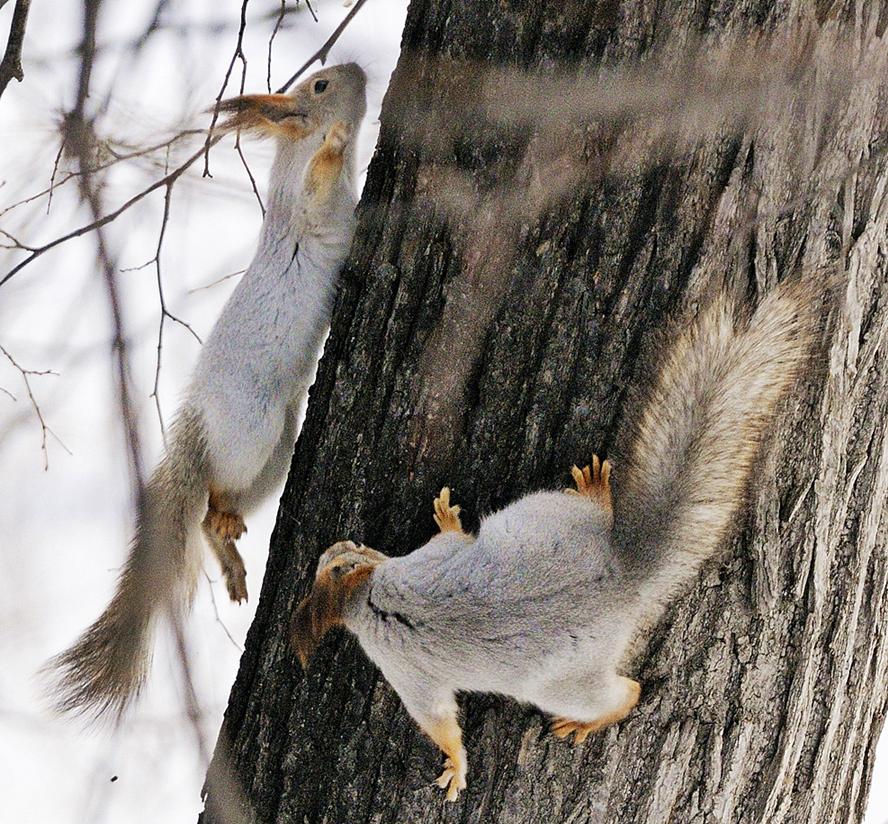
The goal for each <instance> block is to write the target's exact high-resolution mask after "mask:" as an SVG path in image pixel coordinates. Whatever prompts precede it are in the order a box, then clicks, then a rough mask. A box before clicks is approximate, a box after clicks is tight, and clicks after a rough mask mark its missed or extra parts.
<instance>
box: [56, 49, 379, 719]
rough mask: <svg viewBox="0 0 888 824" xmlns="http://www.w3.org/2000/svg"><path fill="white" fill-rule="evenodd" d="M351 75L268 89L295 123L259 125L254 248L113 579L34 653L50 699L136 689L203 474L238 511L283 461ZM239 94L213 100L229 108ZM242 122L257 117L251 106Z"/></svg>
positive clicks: (237, 583)
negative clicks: (77, 631)
mask: <svg viewBox="0 0 888 824" xmlns="http://www.w3.org/2000/svg"><path fill="white" fill-rule="evenodd" d="M317 79H325V80H327V85H328V88H327V89H326V90H324V93H323V95H319V94H315V93H314V92H313V84H314V82H315V81H316V80H317ZM365 82H366V78H365V76H364V72H363V71H362V70H361V68H360V67H359V66H357V65H356V64H346V65H342V66H330V67H328V68H326V69H323V70H322V71H320V72H317V73H315V74H314V75H312V76H311V77H309V78H308V79H307V80H305V81H303V82H302V83H301V84H300V85H299V86H298V87H297V88H296V89H295V90H294V91H293V93H292V94H291V95H290V96H289V97H285V96H280V97H279V100H282V101H283V102H284V104H285V105H287V106H289V107H290V108H291V109H292V111H291V112H289V114H290V115H292V116H293V117H296V116H297V115H298V118H299V124H300V128H301V129H304V132H301V133H300V135H301V136H300V137H298V138H294V137H293V136H292V135H294V134H296V132H286V131H285V130H278V131H276V132H273V134H276V135H277V136H278V140H277V154H276V156H275V161H274V166H273V168H272V172H271V182H270V186H269V190H270V191H269V195H268V201H267V202H268V210H267V212H266V216H265V221H264V222H263V225H262V233H261V235H260V238H259V244H258V248H257V250H256V254H255V256H254V258H253V260H252V262H251V263H250V266H249V268H248V269H247V271H246V273H245V274H244V276H243V278H242V279H241V281H240V283H239V284H238V285H237V287H236V288H235V290H234V292H233V293H232V295H231V297H230V298H229V300H228V302H227V303H226V304H225V307H224V309H223V310H222V314H221V315H220V317H219V319H218V320H217V322H216V324H215V326H214V327H213V330H212V332H211V333H210V336H209V338H208V339H207V341H206V343H205V344H204V347H203V349H202V350H201V354H200V358H199V359H198V363H197V366H196V368H195V370H194V374H193V376H192V380H191V384H190V386H189V388H188V391H187V394H186V401H185V404H184V406H183V408H182V410H181V411H180V413H179V415H178V418H177V420H176V423H175V424H174V426H173V430H172V437H171V440H170V446H169V450H168V451H167V454H166V456H165V457H164V458H163V459H162V461H161V462H160V464H159V465H158V467H157V469H156V470H155V472H154V474H153V475H152V476H151V479H150V481H149V482H148V484H147V487H146V490H145V500H144V505H143V507H142V510H141V512H140V517H139V523H138V524H137V528H136V537H135V539H134V541H133V544H132V546H131V548H130V553H129V557H128V559H127V561H126V564H125V566H124V568H123V571H122V572H121V575H120V579H119V581H118V586H117V591H116V593H115V595H114V597H113V599H112V600H111V603H110V604H109V606H108V607H107V609H106V610H105V612H104V613H102V615H101V616H100V617H99V618H98V620H97V621H96V622H95V623H94V624H93V625H92V626H91V627H90V628H89V629H88V630H86V632H85V633H84V634H83V635H82V636H81V637H80V639H79V640H78V641H77V642H76V643H75V644H74V646H72V647H71V648H70V649H69V650H67V651H65V652H63V653H62V654H61V655H59V656H57V657H56V658H54V659H53V660H52V661H50V662H49V664H48V665H47V667H48V669H49V670H57V671H58V672H57V673H56V677H57V679H58V683H57V686H56V688H55V699H56V705H57V707H58V708H59V709H60V710H62V711H74V712H85V713H90V714H93V715H95V716H99V715H102V714H104V713H106V712H107V713H111V714H113V715H116V716H118V717H119V716H120V714H121V713H122V712H123V711H124V710H125V709H126V707H127V706H128V704H129V703H130V702H131V701H132V700H133V699H134V698H135V696H136V695H137V693H138V692H139V689H140V688H141V686H142V684H143V683H144V680H145V677H146V675H147V672H148V669H149V665H150V660H151V650H152V640H153V629H154V626H155V624H156V622H157V619H158V618H159V617H161V616H163V615H164V614H166V613H168V612H169V611H173V612H175V613H177V614H184V613H185V612H186V611H187V610H188V608H189V607H190V604H191V600H192V596H193V593H194V589H195V586H196V583H197V578H198V574H199V572H200V568H201V556H202V551H201V545H200V523H201V519H202V518H203V515H204V514H205V513H206V511H207V496H208V491H209V489H210V487H213V488H214V489H217V490H220V491H221V492H223V493H224V494H225V495H226V496H227V499H228V501H229V502H230V504H231V506H232V507H233V512H235V513H236V514H237V515H239V516H242V515H243V514H245V513H248V512H249V511H250V510H251V509H253V508H254V507H255V506H257V505H258V504H259V503H260V502H261V501H262V500H263V499H264V498H265V497H267V496H268V495H269V494H270V493H271V492H272V491H273V490H274V489H275V488H277V487H278V486H279V485H280V483H281V481H282V480H283V478H284V476H285V474H286V471H287V468H288V467H289V465H290V460H291V459H292V455H293V446H294V444H295V441H296V435H297V432H298V428H299V421H300V418H301V415H302V410H303V407H304V404H305V399H306V395H307V392H308V387H309V386H310V384H311V383H312V381H313V380H314V375H315V369H316V366H317V360H318V355H319V353H320V349H321V346H322V344H323V340H324V337H325V336H326V333H327V329H328V326H329V322H330V314H331V312H332V308H333V300H334V297H335V289H336V280H337V276H338V273H339V270H340V268H341V266H342V264H343V262H344V261H345V257H346V255H347V254H348V250H349V247H350V245H351V241H352V236H353V234H354V207H355V203H356V191H355V189H356V186H355V179H356V171H355V157H354V151H355V150H354V145H355V139H354V138H355V136H356V132H357V130H358V128H359V127H360V123H361V120H362V118H363V116H364V112H365V109H366V101H365V91H364V89H365ZM243 100H244V99H239V101H236V105H234V106H230V107H225V108H226V109H231V108H233V109H235V110H238V109H239V108H240V107H242V106H245V105H246V104H244V103H242V101H243ZM277 111H279V110H277ZM279 113H280V112H279ZM285 114H287V113H285V112H284V113H281V115H282V118H283V116H284V115H285ZM244 122H246V120H245V121H244ZM251 122H253V123H254V126H255V128H258V129H260V130H261V128H263V127H262V126H261V123H260V121H259V119H257V118H253V120H252V121H251ZM256 124H259V125H256ZM337 124H339V126H337ZM272 125H273V124H272ZM343 127H344V128H345V131H346V136H345V137H344V138H343V141H344V142H343V143H342V144H341V145H342V146H343V147H344V148H343V164H342V168H341V171H340V172H339V173H338V175H337V176H335V179H333V178H332V177H331V178H330V184H329V186H326V187H318V186H317V185H316V181H312V180H311V175H310V169H311V161H312V159H313V158H314V156H315V155H316V153H318V150H319V149H321V147H322V145H324V144H325V141H326V138H327V136H328V135H332V136H335V135H336V134H337V132H338V130H339V129H340V128H343ZM206 535H207V538H208V539H209V541H210V546H211V547H212V548H213V550H214V552H215V553H216V555H217V557H218V559H219V561H220V563H221V564H222V569H223V573H224V575H225V578H226V583H227V584H228V589H229V594H230V595H231V597H232V598H233V599H234V600H240V598H241V597H246V584H245V576H246V571H245V568H244V565H243V561H242V559H241V557H240V555H239V554H238V552H237V549H236V548H235V544H234V542H233V541H230V540H223V539H221V538H219V537H218V536H216V535H214V534H213V533H212V532H211V531H210V530H207V532H206ZM233 585H234V586H233Z"/></svg>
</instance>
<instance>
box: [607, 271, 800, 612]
mask: <svg viewBox="0 0 888 824" xmlns="http://www.w3.org/2000/svg"><path fill="white" fill-rule="evenodd" d="M815 302H816V298H815V296H814V295H812V294H811V290H810V288H809V287H808V286H806V284H805V282H804V281H796V282H793V283H789V284H783V285H781V286H779V287H778V288H777V289H775V290H774V291H773V292H771V293H770V294H769V295H767V296H766V297H765V298H764V299H763V300H762V302H761V303H760V305H759V306H758V308H757V310H756V311H755V314H754V315H753V316H752V317H751V318H750V319H749V320H748V321H746V322H741V321H738V319H737V317H736V312H735V307H734V305H733V302H732V301H731V299H730V298H728V297H727V296H725V295H722V296H720V297H719V298H717V299H716V300H715V301H714V302H713V303H712V304H711V305H710V306H709V307H708V308H706V309H704V310H703V311H702V312H701V313H700V315H699V317H698V318H697V319H696V321H694V322H693V323H692V324H691V325H690V326H689V327H687V328H686V329H684V330H680V331H679V332H678V333H677V334H676V335H675V337H674V338H673V342H672V343H671V344H670V345H669V346H668V347H667V348H666V351H665V356H664V358H663V360H662V362H661V363H660V365H659V370H658V372H657V376H656V378H655V380H654V381H653V383H652V385H651V389H650V390H649V393H648V394H647V396H646V397H644V398H643V399H642V402H641V403H640V404H639V405H638V409H639V414H638V417H637V419H635V420H634V421H633V422H631V423H630V425H629V427H628V431H627V432H626V433H624V434H625V435H626V436H627V437H626V439H625V444H626V452H625V454H618V456H617V460H616V472H615V476H616V477H615V491H614V530H613V541H614V546H615V547H616V549H617V551H618V552H619V553H620V555H621V556H622V557H623V558H624V560H625V561H626V563H627V566H628V567H630V568H631V569H632V570H633V571H634V574H635V576H637V580H639V581H641V582H642V584H641V588H642V596H643V597H644V598H645V599H646V600H652V601H659V602H660V603H663V602H665V600H666V599H668V598H669V597H670V596H671V595H672V593H673V591H674V589H675V587H676V586H678V585H679V584H681V583H682V582H683V581H685V580H687V579H688V578H689V577H691V576H693V574H694V572H695V571H696V570H697V568H698V567H699V566H700V564H701V563H702V562H703V561H704V560H705V559H706V558H708V557H709V556H711V555H712V554H713V553H714V552H715V551H716V549H718V547H719V545H720V544H721V543H722V541H723V540H724V538H725V535H726V533H727V531H728V528H729V527H730V525H731V522H732V520H733V518H734V517H735V515H736V513H737V512H738V510H739V508H740V505H741V504H742V502H743V500H744V498H745V494H746V489H747V485H748V479H749V475H750V471H751V469H752V464H753V461H754V460H755V458H756V455H757V452H758V448H759V444H760V442H761V440H762V436H763V435H764V433H765V431H766V430H767V428H768V426H769V424H770V423H771V420H772V418H773V415H774V411H775V407H776V406H777V403H778V402H779V401H780V399H781V398H782V397H783V395H784V393H785V392H786V390H787V389H788V388H789V387H790V386H791V385H792V384H793V382H794V381H795V379H796V377H797V376H798V374H799V372H800V370H801V367H802V366H803V364H804V363H805V361H806V360H807V357H808V352H809V350H810V346H811V340H812V337H813V329H814V322H813V316H814V311H815V310H814V306H813V304H814V303H815Z"/></svg>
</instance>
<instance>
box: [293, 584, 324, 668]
mask: <svg viewBox="0 0 888 824" xmlns="http://www.w3.org/2000/svg"><path fill="white" fill-rule="evenodd" d="M311 599H312V596H311V595H309V596H308V597H307V598H303V599H302V601H301V603H300V604H299V606H298V607H296V609H295V610H294V611H293V615H292V617H291V618H290V643H291V644H292V646H293V651H294V652H295V653H296V655H297V656H299V663H300V664H302V669H307V667H308V662H309V661H310V660H311V657H312V655H314V652H315V650H316V649H317V646H318V641H319V640H320V639H319V638H316V637H315V634H314V632H313V631H312V620H311V612H312V607H311V604H312V600H311Z"/></svg>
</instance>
